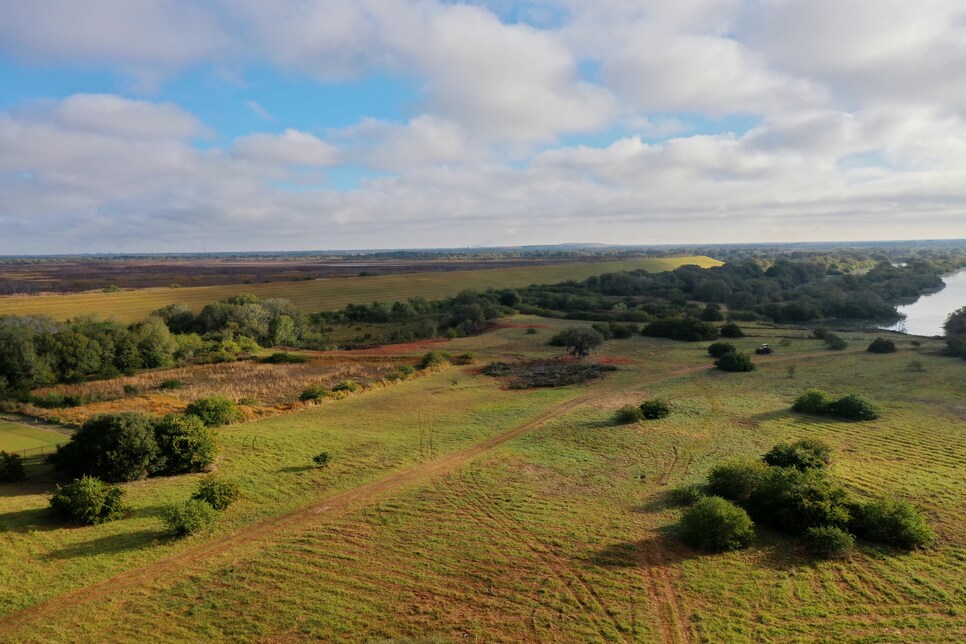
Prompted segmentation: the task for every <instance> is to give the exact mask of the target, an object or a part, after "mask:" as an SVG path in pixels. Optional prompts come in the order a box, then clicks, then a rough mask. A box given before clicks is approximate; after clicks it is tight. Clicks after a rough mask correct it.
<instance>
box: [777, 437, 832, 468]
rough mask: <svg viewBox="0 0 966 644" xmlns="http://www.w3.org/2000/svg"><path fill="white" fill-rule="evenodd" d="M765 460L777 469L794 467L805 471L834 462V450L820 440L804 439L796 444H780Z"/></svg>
mask: <svg viewBox="0 0 966 644" xmlns="http://www.w3.org/2000/svg"><path fill="white" fill-rule="evenodd" d="M763 460H764V461H765V462H766V463H768V464H769V465H774V466H776V467H794V468H795V469H798V470H803V471H804V470H807V469H810V468H813V467H825V466H826V465H828V464H829V463H830V462H831V461H832V448H830V447H829V446H828V445H826V444H825V443H823V442H822V441H820V440H817V439H814V438H803V439H802V440H800V441H795V442H794V443H778V444H777V445H775V446H774V447H772V448H771V449H770V450H769V451H768V453H767V454H765V456H764V458H763Z"/></svg>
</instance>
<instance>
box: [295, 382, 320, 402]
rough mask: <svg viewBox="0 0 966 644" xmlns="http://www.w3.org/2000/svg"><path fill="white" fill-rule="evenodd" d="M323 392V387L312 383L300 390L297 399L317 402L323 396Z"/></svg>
mask: <svg viewBox="0 0 966 644" xmlns="http://www.w3.org/2000/svg"><path fill="white" fill-rule="evenodd" d="M325 394H326V390H325V387H323V386H322V385H320V384H312V385H309V386H308V387H306V388H305V389H303V390H302V393H300V394H299V400H301V401H302V402H309V401H314V402H318V401H319V400H322V399H323V398H325Z"/></svg>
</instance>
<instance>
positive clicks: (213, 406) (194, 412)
mask: <svg viewBox="0 0 966 644" xmlns="http://www.w3.org/2000/svg"><path fill="white" fill-rule="evenodd" d="M184 413H185V414H188V415H190V416H197V417H198V418H200V419H201V422H203V423H204V424H205V425H207V426H208V427H220V426H222V425H227V424H229V423H235V422H238V421H240V420H241V419H242V412H241V410H240V409H239V408H238V405H236V404H235V403H234V402H232V401H231V400H229V399H228V398H226V397H224V396H211V397H210V398H199V399H198V400H195V401H192V402H190V403H188V406H187V407H186V408H185V410H184Z"/></svg>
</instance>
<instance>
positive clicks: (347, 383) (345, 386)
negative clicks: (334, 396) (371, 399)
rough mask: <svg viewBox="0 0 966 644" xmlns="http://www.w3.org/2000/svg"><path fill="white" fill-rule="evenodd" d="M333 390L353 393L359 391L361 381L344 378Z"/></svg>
mask: <svg viewBox="0 0 966 644" xmlns="http://www.w3.org/2000/svg"><path fill="white" fill-rule="evenodd" d="M332 391H333V392H334V393H346V394H351V393H354V392H356V391H359V383H357V382H353V381H352V380H343V381H342V382H340V383H338V384H336V385H333V386H332Z"/></svg>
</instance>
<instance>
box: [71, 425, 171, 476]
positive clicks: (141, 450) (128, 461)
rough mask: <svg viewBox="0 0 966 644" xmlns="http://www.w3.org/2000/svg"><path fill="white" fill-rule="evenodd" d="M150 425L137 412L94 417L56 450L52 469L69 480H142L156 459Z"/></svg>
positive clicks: (156, 447)
mask: <svg viewBox="0 0 966 644" xmlns="http://www.w3.org/2000/svg"><path fill="white" fill-rule="evenodd" d="M154 425H155V419H154V418H152V417H151V416H148V415H147V414H142V413H139V412H121V413H118V414H101V415H99V416H94V417H93V418H91V419H90V420H88V421H87V422H86V423H84V425H83V426H81V428H80V429H79V430H78V431H77V433H75V434H74V435H73V436H71V439H70V441H68V442H67V443H66V444H64V445H61V446H59V447H58V448H57V452H56V454H54V456H53V462H54V465H55V466H56V467H57V468H58V469H60V470H63V471H64V472H67V473H68V474H71V475H73V476H81V475H85V474H86V475H93V476H96V477H98V478H100V479H103V480H104V481H108V482H112V483H113V482H119V481H134V480H137V479H143V478H144V477H146V476H147V475H148V474H150V473H151V472H152V470H153V467H154V465H155V463H156V460H157V456H158V443H157V441H156V440H155V438H154Z"/></svg>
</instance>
